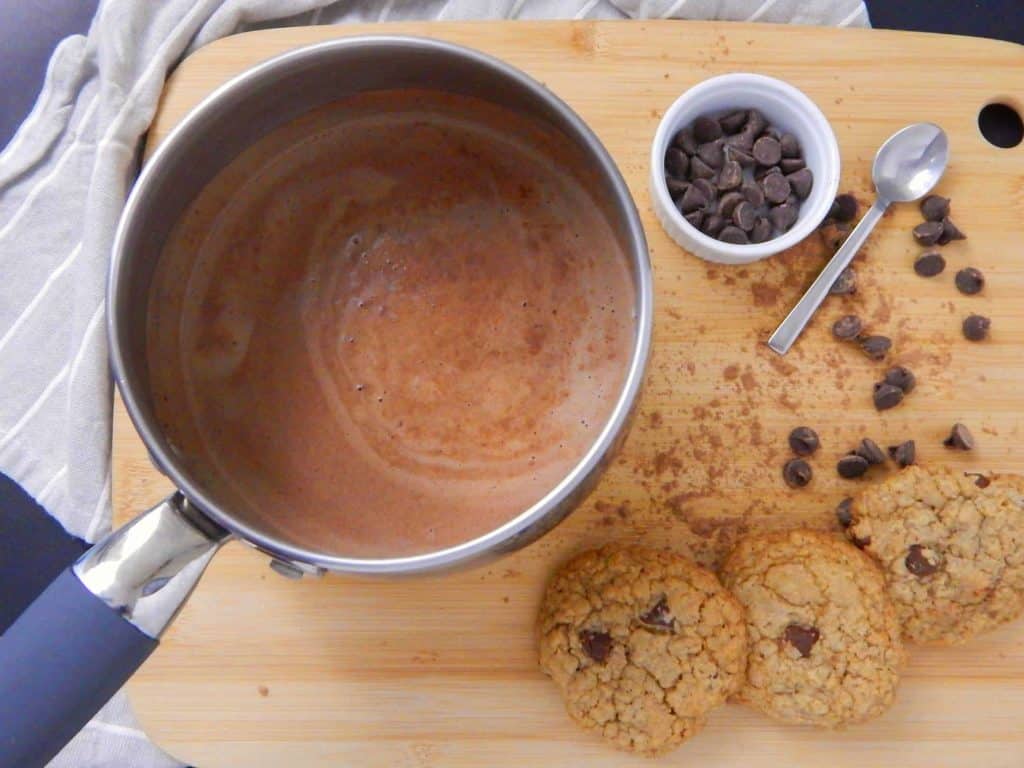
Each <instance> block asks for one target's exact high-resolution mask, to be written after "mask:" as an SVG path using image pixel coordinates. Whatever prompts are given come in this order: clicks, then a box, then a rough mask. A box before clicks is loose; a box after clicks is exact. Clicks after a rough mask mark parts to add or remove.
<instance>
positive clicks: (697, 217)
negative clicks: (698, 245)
mask: <svg viewBox="0 0 1024 768" xmlns="http://www.w3.org/2000/svg"><path fill="white" fill-rule="evenodd" d="M683 218H684V219H686V220H687V221H688V222H690V224H691V225H692V226H693V227H694V229H700V225H701V224H703V223H704V211H701V210H699V209H698V210H696V211H690V212H689V213H687V214H685V215H684V216H683Z"/></svg>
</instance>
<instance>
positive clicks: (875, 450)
mask: <svg viewBox="0 0 1024 768" xmlns="http://www.w3.org/2000/svg"><path fill="white" fill-rule="evenodd" d="M854 453H856V454H857V455H858V456H860V457H862V458H863V459H864V460H865V461H867V463H868V464H885V451H883V450H882V449H881V448H880V447H879V446H878V443H876V442H875V441H874V440H872V439H871V438H870V437H865V438H864V439H863V440H861V441H860V445H858V446H857V449H856V450H855V451H854Z"/></svg>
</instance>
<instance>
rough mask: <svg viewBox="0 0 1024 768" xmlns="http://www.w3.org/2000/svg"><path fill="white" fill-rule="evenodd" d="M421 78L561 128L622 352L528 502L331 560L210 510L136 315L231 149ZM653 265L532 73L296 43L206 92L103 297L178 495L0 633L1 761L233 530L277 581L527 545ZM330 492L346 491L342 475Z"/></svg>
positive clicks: (556, 490)
mask: <svg viewBox="0 0 1024 768" xmlns="http://www.w3.org/2000/svg"><path fill="white" fill-rule="evenodd" d="M398 88H426V89H434V90H440V91H443V92H447V93H457V94H462V95H468V96H474V97H478V98H482V99H485V100H488V101H490V102H493V103H496V104H498V105H500V106H502V107H504V108H506V109H511V110H514V111H515V112H516V113H518V114H521V115H524V116H526V117H528V118H529V119H530V120H536V121H541V122H542V123H544V124H546V125H547V126H548V127H549V128H554V129H555V130H557V131H559V132H561V134H563V135H564V136H565V137H567V138H568V139H569V140H570V142H571V143H572V144H573V145H574V146H575V147H577V148H578V150H579V152H580V154H581V157H583V158H584V161H585V163H586V164H587V165H588V166H589V168H588V169H587V170H588V173H589V175H590V177H591V178H592V179H593V183H594V184H595V190H594V192H595V195H596V197H598V198H600V200H601V205H602V207H603V208H604V215H605V216H606V217H607V219H608V221H609V224H610V226H611V230H612V231H613V232H614V233H615V236H616V237H617V238H618V239H619V240H620V245H621V248H622V251H623V252H624V253H625V254H626V255H627V258H628V260H629V268H630V272H631V278H632V286H631V290H632V291H634V297H633V303H634V307H635V320H634V330H633V339H632V348H631V352H630V355H629V358H628V360H627V362H626V365H628V370H626V371H624V372H623V378H622V384H621V387H620V388H619V389H618V390H617V398H616V400H615V406H614V408H613V410H612V411H611V414H610V416H609V417H608V418H607V420H606V422H605V423H604V424H603V425H602V427H601V429H600V430H599V431H598V432H597V434H596V437H595V439H594V440H593V441H592V443H591V444H590V445H589V447H588V449H587V450H586V451H585V453H584V454H583V455H581V456H580V457H579V461H578V463H576V464H575V466H574V467H573V468H572V470H571V471H570V472H569V473H568V474H567V475H566V476H565V477H563V478H562V479H561V480H560V481H559V482H558V483H557V484H556V485H554V486H553V487H551V488H550V490H549V491H548V492H547V493H546V494H545V495H544V496H543V498H541V499H540V500H539V501H537V502H536V503H535V504H533V505H532V506H530V507H529V508H528V509H524V510H523V511H522V512H521V513H520V514H518V515H517V516H515V517H514V518H513V519H511V520H510V521H508V522H507V523H505V524H503V525H501V526H500V527H497V528H495V529H493V530H491V531H489V532H487V533H485V534H484V535H481V536H478V537H477V538H474V539H472V540H470V541H465V542H463V543H460V544H458V545H456V546H451V547H448V548H445V549H441V550H438V551H432V552H427V553H423V554H416V555H414V556H408V557H396V558H381V559H359V558H351V557H341V556H337V555H336V554H335V553H332V552H330V551H325V550H324V549H323V548H320V547H318V542H317V541H316V540H308V541H307V540H299V541H296V540H295V539H292V538H289V539H285V538H283V537H281V536H279V535H277V534H276V533H275V531H274V530H273V529H270V528H269V527H268V526H267V525H266V524H265V523H261V522H260V521H259V520H254V519H253V518H252V517H251V516H247V515H246V514H245V513H244V512H243V511H242V510H239V509H235V508H229V505H225V504H223V503H218V500H217V499H216V497H215V494H214V493H211V490H210V488H208V487H205V486H204V483H203V482H202V481H201V480H200V479H199V478H198V477H197V476H195V474H194V473H193V472H191V471H190V470H189V468H188V467H187V466H186V465H185V464H184V462H182V461H181V459H180V457H179V456H178V455H177V454H176V452H175V451H174V450H173V449H172V446H171V445H170V444H169V441H168V439H167V436H166V435H165V434H164V433H163V432H162V430H161V428H160V426H159V424H158V421H157V419H156V418H155V416H154V411H153V404H152V403H151V402H150V394H149V391H150V390H149V387H148V386H147V384H148V379H147V376H148V373H147V355H146V333H145V328H146V316H147V311H149V309H150V307H149V304H148V302H149V301H150V298H149V297H150V290H149V289H150V284H151V281H152V279H153V275H154V270H155V267H156V263H157V259H158V257H159V255H160V253H161V248H162V246H163V244H164V243H165V241H166V239H167V238H168V236H169V233H170V232H171V230H172V228H173V227H174V225H175V223H176V222H177V220H178V217H179V215H180V214H181V213H182V211H183V210H184V209H185V208H186V206H187V205H188V204H189V202H190V201H192V200H193V199H194V197H195V196H196V195H197V194H198V193H199V191H200V190H201V189H202V188H203V186H204V185H205V184H206V183H207V182H209V181H210V180H211V178H212V177H213V176H214V175H215V174H216V173H217V172H218V171H219V170H220V169H221V168H223V167H224V166H225V165H226V164H227V163H228V162H229V161H230V160H231V159H232V158H233V157H235V156H237V155H238V154H239V152H241V151H242V150H244V149H245V148H246V147H248V146H250V145H252V143H253V142H255V141H256V140H257V139H259V138H260V137H262V136H264V135H266V134H267V133H268V132H269V131H271V130H273V129H274V128H276V127H279V126H281V125H283V124H284V123H286V122H288V121H291V120H293V119H294V118H296V117H297V116H299V115H302V114H304V113H307V112H309V111H310V110H312V109H314V108H316V107H318V106H322V105H324V104H327V103H330V102H332V101H334V100H337V99H339V98H342V97H344V96H347V95H351V94H353V93H357V92H363V91H372V90H387V89H398ZM651 282H652V277H651V267H650V263H649V259H648V254H647V245H646V242H645V239H644V233H643V229H642V227H641V224H640V219H639V216H638V214H637V211H636V208H635V206H634V204H633V201H632V199H631V197H630V195H629V192H628V190H627V188H626V185H625V183H624V182H623V179H622V177H621V175H620V174H619V172H618V170H617V169H616V167H615V164H614V162H613V161H612V159H611V157H610V156H609V155H608V153H607V151H606V150H605V149H604V147H602V145H601V143H600V141H599V140H598V139H597V137H596V136H595V135H594V133H593V132H592V131H591V130H590V129H589V128H588V127H587V126H586V125H585V124H584V122H583V121H582V120H581V119H580V117H579V116H577V115H576V114H575V113H574V112H573V111H572V110H571V109H570V108H569V107H568V106H566V104H564V103H563V102H562V101H561V100H559V99H558V98H557V97H556V96H554V95H553V94H552V93H551V92H549V91H548V90H547V89H546V88H545V87H544V86H543V85H542V84H540V83H538V82H536V81H535V80H533V79H531V78H529V77H528V76H526V75H525V74H523V73H522V72H520V71H518V70H516V69H514V68H513V67H511V66H509V65H507V64H505V63H503V62H501V61H498V60H496V59H494V58H491V57H489V56H486V55H483V54H481V53H478V52H476V51H472V50H469V49H466V48H462V47H459V46H456V45H452V44H449V43H446V42H440V41H436V40H430V39H422V38H410V37H399V36H364V37H352V38H346V39H339V40H334V41H329V42H326V43H321V44H317V45H313V46H310V47H306V48H301V49H297V50H294V51H291V52H288V53H285V54H283V55H281V56H278V57H277V58H274V59H271V60H269V61H267V62H265V63H262V64H260V65H258V66H256V67H254V68H252V69H250V70H248V71H246V72H245V73H243V74H241V75H240V76H238V77H236V78H235V79H233V80H232V81H230V82H228V83H227V84H226V85H224V86H222V87H221V88H219V89H217V90H216V91H215V92H214V93H213V94H212V95H210V96H209V97H208V98H207V99H206V100H205V101H203V102H202V103H201V104H200V105H199V106H198V107H197V108H196V109H195V110H194V111H193V112H192V113H191V114H189V115H188V116H187V117H186V118H185V119H184V120H183V121H182V122H181V123H180V124H179V125H178V127H177V128H176V129H175V130H174V131H173V132H172V133H171V135H170V136H168V137H167V139H166V140H165V141H164V142H163V144H162V145H161V147H160V149H159V150H158V151H157V152H156V153H155V154H154V155H153V157H152V159H151V160H150V161H149V162H148V163H147V165H146V167H145V169H144V170H143V172H142V174H141V176H140V178H139V180H138V182H137V183H136V185H135V187H134V189H133V191H132V194H131V197H130V199H129V200H128V203H127V206H126V208H125V211H124V215H123V217H122V220H121V222H120V227H119V229H118V232H117V237H116V241H115V244H114V248H113V254H112V263H111V269H110V281H109V286H108V296H107V316H108V333H109V342H110V358H111V368H112V371H113V376H114V379H115V381H116V384H117V387H118V389H119V390H120V393H121V397H122V398H123V400H124V404H125V406H126V408H127V410H128V413H129V414H130V416H131V419H132V422H133V423H134V425H135V428H136V429H137V430H138V433H139V435H140V436H141V438H142V440H143V441H144V442H145V444H146V447H147V448H148V449H149V451H150V454H151V456H152V459H153V462H154V464H155V465H156V466H157V468H158V469H160V471H162V472H163V473H164V474H166V475H167V476H168V477H169V478H170V479H171V480H172V481H173V482H174V484H175V486H176V487H177V488H178V490H177V491H176V492H175V493H173V494H172V495H171V496H170V497H169V498H166V499H164V500H163V501H161V502H160V503H158V504H157V505H156V506H155V507H153V508H152V509H150V510H149V511H147V512H144V513H143V514H142V515H140V516H139V517H138V518H136V519H135V520H134V521H133V522H131V523H129V524H127V525H126V526H124V527H123V528H121V529H120V530H117V531H115V532H113V533H112V534H111V535H109V536H108V537H107V538H105V539H104V540H102V541H100V542H99V543H97V544H96V545H95V546H93V547H92V548H91V549H90V550H89V551H87V552H86V553H85V554H84V555H83V557H82V558H81V559H80V560H78V562H77V563H75V564H74V565H73V566H72V567H70V568H69V569H68V570H67V571H65V572H64V573H63V574H62V575H61V576H60V577H58V578H57V579H56V580H55V581H54V582H53V584H51V585H50V587H49V588H48V589H47V590H46V591H45V592H44V593H43V594H42V595H40V597H39V598H38V599H37V600H36V601H35V603H33V605H32V606H30V607H29V609H28V610H27V611H26V612H25V613H24V614H23V615H22V616H21V617H20V618H19V620H18V621H17V622H16V623H15V624H14V625H13V626H12V627H11V628H10V629H9V630H8V631H7V632H6V633H5V634H4V635H3V637H2V638H0V766H6V767H10V766H17V768H28V767H29V766H36V765H43V764H45V763H46V762H47V761H48V760H49V759H50V758H51V757H52V756H53V755H55V754H56V753H57V751H58V750H59V749H60V748H61V747H62V746H63V745H64V744H65V743H66V742H67V741H68V740H70V738H71V737H72V736H73V735H74V734H75V733H76V732H77V731H78V730H79V729H80V728H81V727H82V726H83V725H84V724H85V723H86V722H87V721H88V720H89V718H90V717H91V716H92V715H93V714H94V713H95V712H96V711H97V710H98V709H99V708H100V707H101V706H102V705H103V704H104V703H105V702H106V701H107V700H108V699H109V697H111V696H112V695H113V694H114V693H115V692H116V691H117V690H118V689H119V688H120V687H121V685H122V684H123V683H124V682H125V681H126V680H127V679H128V677H129V676H130V675H131V674H132V672H134V671H135V670H136V669H137V668H138V667H139V665H140V664H142V663H143V661H144V660H145V659H146V658H147V657H148V656H149V654H150V653H151V652H152V651H153V650H154V648H155V647H156V645H157V643H158V641H159V638H160V636H161V634H162V633H163V631H164V630H165V629H166V628H167V626H168V624H169V623H170V622H171V621H172V619H173V618H174V616H175V615H176V613H177V611H178V610H179V608H180V607H181V604H182V603H183V602H184V600H185V599H186V598H187V596H188V594H189V593H190V592H191V589H192V587H193V586H194V585H195V583H196V582H197V580H198V579H199V577H200V575H201V574H202V572H203V570H204V568H205V567H206V565H207V564H208V563H209V561H210V559H211V558H212V557H213V555H214V554H215V553H216V552H217V550H218V549H219V548H220V547H221V546H222V545H223V544H224V543H225V542H227V541H229V540H231V539H238V540H240V541H242V542H245V543H247V544H249V545H251V546H253V547H255V548H256V549H258V550H259V551H261V552H263V553H265V554H266V555H267V556H269V558H270V559H271V565H272V567H273V568H274V569H275V570H277V571H279V572H281V573H283V574H285V575H294V576H301V575H303V574H321V573H323V572H325V571H333V572H344V573H360V574H417V573H424V572H434V571H438V570H441V569H447V568H453V567H457V566H462V565H465V564H467V563H470V562H474V561H478V560H480V559H481V558H486V557H495V556H498V555H501V554H502V553H506V552H509V551H512V550H514V549H517V548H519V547H522V546H524V545H525V544H527V543H529V542H531V541H533V540H535V539H536V538H537V537H539V536H541V535H542V534H544V533H545V532H547V531H549V530H550V529H551V528H552V527H553V526H554V525H556V524H557V523H558V522H560V521H561V520H562V519H563V518H565V516H566V515H567V514H568V513H569V512H570V511H571V510H572V509H573V508H574V507H575V506H577V505H578V504H579V502H580V500H581V499H582V498H583V496H584V495H585V494H586V493H587V492H588V490H589V489H591V488H592V486H593V485H594V483H595V481H596V480H597V478H598V476H599V475H600V474H601V472H602V471H603V469H604V467H605V466H606V465H607V463H608V461H609V458H610V456H611V455H612V454H613V453H614V451H615V449H616V448H617V447H618V445H619V444H620V442H621V440H622V439H623V438H624V436H625V433H626V430H627V428H628V425H629V421H630V415H631V412H632V410H633V407H634V405H635V402H636V399H637V395H638V392H639V390H640V386H641V381H642V378H643V373H644V368H645V365H646V362H647V357H648V351H649V347H650V336H651V322H652V287H651ZM340 486H341V487H339V493H344V487H343V481H340Z"/></svg>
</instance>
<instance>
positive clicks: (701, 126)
mask: <svg viewBox="0 0 1024 768" xmlns="http://www.w3.org/2000/svg"><path fill="white" fill-rule="evenodd" d="M721 135H722V126H721V125H719V124H718V121H717V120H712V119H711V118H710V117H708V116H707V115H701V116H700V117H698V118H697V119H696V120H694V121H693V136H694V138H695V139H697V143H698V144H704V143H705V142H708V141H714V140H715V139H717V138H719V137H721Z"/></svg>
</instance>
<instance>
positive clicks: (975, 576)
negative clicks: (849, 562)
mask: <svg viewBox="0 0 1024 768" xmlns="http://www.w3.org/2000/svg"><path fill="white" fill-rule="evenodd" d="M850 517H851V520H850V526H849V527H848V528H847V534H848V535H849V536H850V538H851V539H852V540H853V541H854V542H856V543H857V544H858V546H860V547H861V548H862V549H863V550H864V551H865V552H867V553H868V554H869V555H871V556H872V557H874V558H875V559H876V560H877V561H878V562H879V563H880V564H881V566H882V569H883V570H884V571H885V578H886V581H887V582H888V589H889V594H890V595H891V597H892V599H893V602H895V604H896V610H897V612H898V615H899V618H900V623H901V624H902V627H903V636H904V638H905V639H907V640H908V641H912V642H929V641H940V642H945V643H961V642H964V641H965V640H967V639H968V638H970V637H973V636H974V635H976V634H978V633H979V632H984V631H985V630H988V629H992V628H993V627H996V626H998V625H1000V624H1003V623H1005V622H1007V621H1010V620H1011V619H1014V618H1016V617H1017V616H1018V615H1020V613H1021V609H1022V608H1024V478H1022V477H1020V476H1017V475H996V476H992V477H988V476H986V475H978V474H965V473H964V472H962V471H954V470H952V469H947V468H940V469H924V468H922V467H918V466H911V467H907V468H906V469H904V470H903V471H902V472H900V473H899V474H898V475H894V476H892V477H890V478H888V479H887V480H886V481H885V482H882V483H879V484H878V485H875V486H871V487H868V488H866V489H865V490H864V491H863V492H862V493H861V494H860V496H858V497H856V498H854V500H853V504H852V505H851V508H850Z"/></svg>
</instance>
